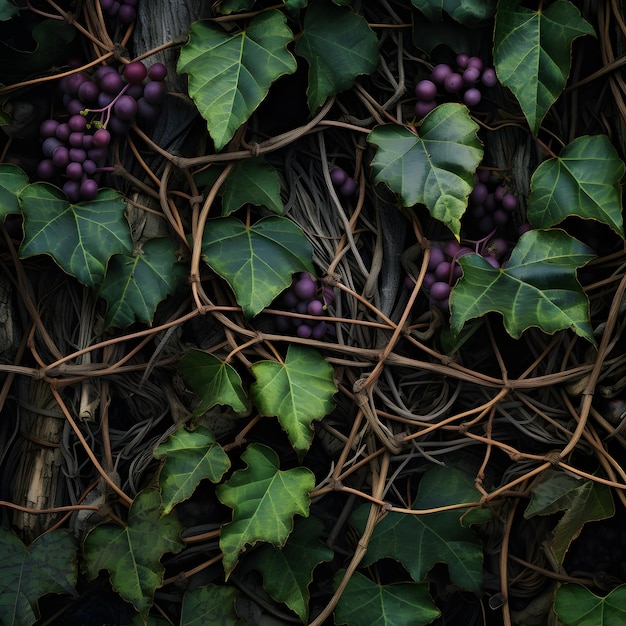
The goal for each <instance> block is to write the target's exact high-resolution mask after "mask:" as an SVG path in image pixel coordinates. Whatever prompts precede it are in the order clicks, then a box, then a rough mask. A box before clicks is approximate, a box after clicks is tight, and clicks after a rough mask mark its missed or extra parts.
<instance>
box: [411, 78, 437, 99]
mask: <svg viewBox="0 0 626 626" xmlns="http://www.w3.org/2000/svg"><path fill="white" fill-rule="evenodd" d="M436 95H437V85H435V83H433V81H432V80H420V82H419V83H417V85H415V96H416V97H417V98H418V99H420V100H426V101H428V100H434V99H435V97H436Z"/></svg>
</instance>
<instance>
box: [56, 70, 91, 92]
mask: <svg viewBox="0 0 626 626" xmlns="http://www.w3.org/2000/svg"><path fill="white" fill-rule="evenodd" d="M88 80H89V77H88V76H87V75H85V74H83V73H81V72H79V73H77V74H71V75H70V76H68V77H67V78H66V80H65V81H64V82H63V83H62V85H61V86H62V89H64V91H65V93H67V94H69V95H70V96H72V97H75V96H76V95H77V94H78V89H79V87H80V86H81V85H82V84H83V83H84V82H86V81H88Z"/></svg>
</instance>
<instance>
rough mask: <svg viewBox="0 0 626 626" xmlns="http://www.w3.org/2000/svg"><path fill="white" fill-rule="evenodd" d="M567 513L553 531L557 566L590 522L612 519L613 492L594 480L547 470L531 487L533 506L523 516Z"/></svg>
mask: <svg viewBox="0 0 626 626" xmlns="http://www.w3.org/2000/svg"><path fill="white" fill-rule="evenodd" d="M559 511H565V514H564V515H563V517H561V519H560V520H559V522H558V523H557V525H556V526H555V527H554V530H553V531H552V539H551V540H550V548H551V549H552V551H553V553H554V556H555V559H556V560H557V562H558V563H563V559H564V558H565V553H566V552H567V549H568V548H569V546H570V543H571V542H572V540H573V539H574V538H575V537H577V536H578V535H579V533H580V531H581V530H582V527H583V526H584V525H585V524H586V523H587V522H592V521H596V520H601V519H607V518H609V517H612V516H613V515H614V513H615V504H614V502H613V497H612V495H611V490H610V489H609V487H608V486H607V485H601V484H599V483H598V482H596V481H594V480H582V479H579V478H576V477H574V476H570V475H569V474H565V473H564V472H562V471H558V470H546V471H545V472H543V473H542V474H541V476H540V477H539V478H538V479H537V481H536V482H535V483H534V484H533V486H532V488H531V498H530V503H529V504H528V506H527V507H526V510H525V511H524V517H525V518H527V519H528V518H530V517H532V516H534V515H551V514H553V513H557V512H559Z"/></svg>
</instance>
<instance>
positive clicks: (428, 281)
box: [413, 272, 437, 289]
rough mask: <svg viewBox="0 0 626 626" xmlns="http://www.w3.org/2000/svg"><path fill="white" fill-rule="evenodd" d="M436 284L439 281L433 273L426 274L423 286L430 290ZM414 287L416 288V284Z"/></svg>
mask: <svg viewBox="0 0 626 626" xmlns="http://www.w3.org/2000/svg"><path fill="white" fill-rule="evenodd" d="M436 282H437V279H436V278H435V275H434V274H433V273H432V272H426V273H425V274H424V280H423V281H422V285H423V286H424V287H425V288H426V289H430V288H431V287H432V286H433V285H434V284H435V283H436ZM413 286H415V283H414V284H413Z"/></svg>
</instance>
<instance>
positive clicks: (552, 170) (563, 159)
mask: <svg viewBox="0 0 626 626" xmlns="http://www.w3.org/2000/svg"><path fill="white" fill-rule="evenodd" d="M623 176H624V163H623V162H622V161H621V159H620V158H619V155H618V154H617V150H615V148H614V147H613V145H612V144H611V142H610V141H609V138H608V137H607V136H605V135H595V136H591V137H590V136H583V137H578V138H576V139H574V141H572V143H570V144H568V145H567V146H565V148H563V150H562V151H561V154H560V155H559V156H558V157H556V158H553V159H548V160H547V161H544V162H543V163H542V164H541V165H540V166H539V167H538V168H537V169H536V170H535V172H534V173H533V175H532V179H531V181H530V196H529V198H528V208H527V211H526V214H527V218H528V221H529V222H530V223H531V224H532V225H533V226H534V227H535V228H551V227H552V226H555V225H556V224H559V223H560V222H562V221H563V220H564V219H565V218H566V217H568V216H570V215H577V216H578V217H582V218H583V219H593V220H597V221H599V222H604V223H605V224H608V225H609V226H610V227H611V228H612V229H613V230H614V231H615V232H616V233H617V234H618V235H620V236H621V237H622V238H623V237H624V223H623V220H622V191H621V187H620V181H621V179H622V177H623Z"/></svg>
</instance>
